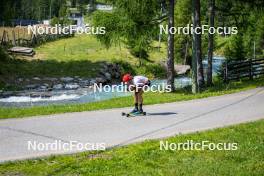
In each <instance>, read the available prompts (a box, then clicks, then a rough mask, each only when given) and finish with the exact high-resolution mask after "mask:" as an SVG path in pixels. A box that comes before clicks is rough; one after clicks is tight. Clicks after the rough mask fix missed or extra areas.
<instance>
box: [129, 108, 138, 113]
mask: <svg viewBox="0 0 264 176" xmlns="http://www.w3.org/2000/svg"><path fill="white" fill-rule="evenodd" d="M137 112H138V109H137V108H134V109H133V110H132V111H131V112H130V113H137Z"/></svg>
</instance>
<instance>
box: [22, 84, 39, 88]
mask: <svg viewBox="0 0 264 176" xmlns="http://www.w3.org/2000/svg"><path fill="white" fill-rule="evenodd" d="M38 87H39V85H37V84H30V85H26V86H25V88H26V89H36V88H38Z"/></svg>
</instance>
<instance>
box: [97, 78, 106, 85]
mask: <svg viewBox="0 0 264 176" xmlns="http://www.w3.org/2000/svg"><path fill="white" fill-rule="evenodd" d="M95 80H96V83H97V84H100V83H102V84H103V83H106V79H105V78H102V77H97V78H95Z"/></svg>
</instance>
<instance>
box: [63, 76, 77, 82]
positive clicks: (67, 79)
mask: <svg viewBox="0 0 264 176" xmlns="http://www.w3.org/2000/svg"><path fill="white" fill-rule="evenodd" d="M60 80H61V81H63V82H71V81H73V80H74V78H72V77H62V78H61V79H60Z"/></svg>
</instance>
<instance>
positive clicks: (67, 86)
mask: <svg viewBox="0 0 264 176" xmlns="http://www.w3.org/2000/svg"><path fill="white" fill-rule="evenodd" d="M79 87H80V85H78V84H76V83H74V84H66V85H65V89H78V88H79Z"/></svg>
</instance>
